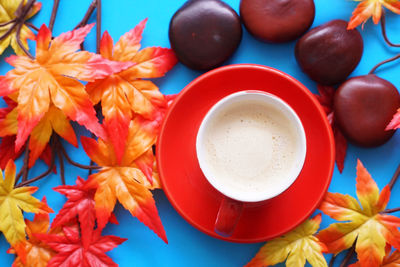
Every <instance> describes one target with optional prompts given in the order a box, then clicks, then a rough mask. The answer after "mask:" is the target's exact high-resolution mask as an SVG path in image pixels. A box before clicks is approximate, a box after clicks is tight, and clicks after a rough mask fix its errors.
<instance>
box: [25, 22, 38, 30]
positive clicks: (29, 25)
mask: <svg viewBox="0 0 400 267" xmlns="http://www.w3.org/2000/svg"><path fill="white" fill-rule="evenodd" d="M24 23H25V25H26V26H28V27H31V28H32V29H34V30H35V31H37V32H38V31H39V28H38V27H36V26H35V25H33V24H32V23H30V22H27V21H25V22H24Z"/></svg>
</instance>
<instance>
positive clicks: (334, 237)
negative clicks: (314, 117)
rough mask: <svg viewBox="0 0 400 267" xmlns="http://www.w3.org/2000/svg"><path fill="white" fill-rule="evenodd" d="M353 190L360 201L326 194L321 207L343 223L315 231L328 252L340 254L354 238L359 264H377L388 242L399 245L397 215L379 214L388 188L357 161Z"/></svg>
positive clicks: (384, 202)
mask: <svg viewBox="0 0 400 267" xmlns="http://www.w3.org/2000/svg"><path fill="white" fill-rule="evenodd" d="M356 180H357V184H356V189H357V190H356V193H357V197H358V199H359V201H360V203H361V204H359V203H358V202H357V200H356V199H355V198H353V197H351V196H349V195H342V194H339V193H329V192H328V193H327V195H326V197H325V200H324V201H323V202H322V204H321V206H320V209H321V210H322V211H323V212H324V213H325V214H327V215H329V216H330V217H332V218H333V219H335V220H339V221H346V222H343V223H334V224H332V225H330V226H329V227H328V228H327V229H325V230H322V231H321V232H320V233H319V234H318V238H319V239H320V240H321V241H322V242H324V243H325V245H326V246H327V248H328V252H329V253H339V252H341V251H343V250H345V249H347V248H349V247H351V246H352V245H353V243H354V242H355V241H356V247H355V249H356V252H357V256H358V259H359V261H360V264H361V266H363V267H365V266H371V267H372V266H380V264H381V263H382V260H383V257H384V255H385V245H386V243H389V244H390V245H392V246H393V247H395V248H396V249H399V248H400V232H399V230H398V229H397V227H399V226H400V218H397V217H394V216H391V215H388V214H383V213H381V212H382V211H383V210H385V208H386V205H387V203H388V202H389V199H390V188H389V186H385V187H384V188H383V190H382V192H381V193H379V189H378V186H377V185H376V183H375V181H374V180H373V179H372V178H371V176H370V174H369V173H368V171H367V170H366V169H365V168H364V166H363V165H362V163H361V162H360V161H358V163H357V178H356Z"/></svg>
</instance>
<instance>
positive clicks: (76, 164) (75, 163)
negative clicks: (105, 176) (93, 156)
mask: <svg viewBox="0 0 400 267" xmlns="http://www.w3.org/2000/svg"><path fill="white" fill-rule="evenodd" d="M60 150H61V152H62V154H63V155H64V157H65V159H66V160H67V161H68V163H69V164H71V165H73V166H75V167H78V168H81V169H86V170H90V169H92V170H98V169H100V168H101V167H100V166H88V165H83V164H80V163H78V162H75V161H73V160H72V159H71V158H70V157H69V155H68V154H67V151H65V148H64V147H63V146H60Z"/></svg>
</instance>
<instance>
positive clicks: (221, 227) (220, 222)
mask: <svg viewBox="0 0 400 267" xmlns="http://www.w3.org/2000/svg"><path fill="white" fill-rule="evenodd" d="M243 205H244V203H243V202H241V201H237V200H234V199H231V198H228V197H224V198H223V199H222V202H221V204H220V206H219V210H218V214H217V219H216V220H215V226H214V231H215V232H216V233H217V234H219V235H221V236H224V237H228V236H231V235H232V234H233V232H234V230H235V228H236V225H237V223H238V222H239V219H240V216H241V215H242V212H243Z"/></svg>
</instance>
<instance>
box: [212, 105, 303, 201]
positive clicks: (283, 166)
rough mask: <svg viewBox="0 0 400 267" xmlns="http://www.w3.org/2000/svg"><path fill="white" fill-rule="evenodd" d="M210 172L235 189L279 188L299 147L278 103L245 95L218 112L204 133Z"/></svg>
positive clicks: (248, 190)
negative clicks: (240, 99)
mask: <svg viewBox="0 0 400 267" xmlns="http://www.w3.org/2000/svg"><path fill="white" fill-rule="evenodd" d="M204 140H205V147H206V151H207V153H205V160H206V162H207V165H208V166H210V170H211V173H212V174H213V175H214V176H215V177H214V179H218V180H219V182H220V183H221V184H224V187H226V188H228V189H229V191H230V192H237V193H235V194H243V193H246V192H248V193H255V192H257V193H261V192H276V191H280V190H281V186H282V184H286V183H285V182H283V181H282V179H286V180H290V179H291V178H292V177H289V174H290V173H292V168H294V166H295V164H296V163H295V159H296V158H297V153H299V149H300V140H299V137H298V136H297V135H296V129H295V126H293V124H292V123H290V120H289V119H288V118H287V117H286V116H285V115H284V114H283V113H282V111H280V110H278V109H277V108H276V107H275V106H272V105H269V104H265V103H261V102H259V101H257V100H246V101H241V102H239V103H236V104H234V105H232V106H230V107H228V108H227V109H224V110H223V111H221V112H220V113H219V114H217V115H216V116H215V117H213V118H212V119H211V121H210V123H209V125H208V127H207V128H206V130H205V134H204Z"/></svg>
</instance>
